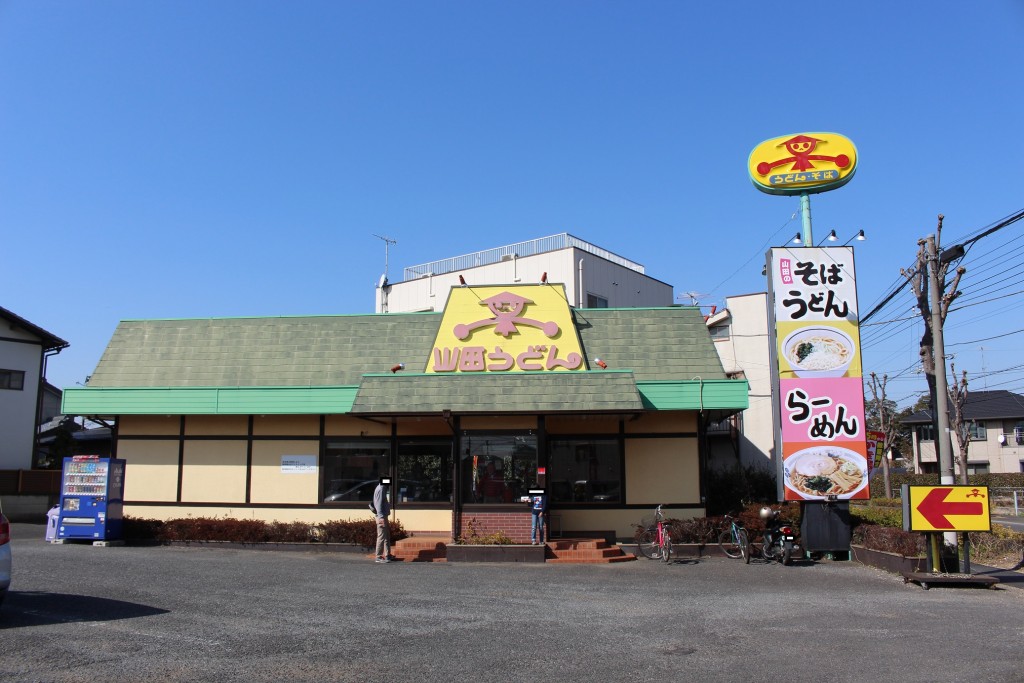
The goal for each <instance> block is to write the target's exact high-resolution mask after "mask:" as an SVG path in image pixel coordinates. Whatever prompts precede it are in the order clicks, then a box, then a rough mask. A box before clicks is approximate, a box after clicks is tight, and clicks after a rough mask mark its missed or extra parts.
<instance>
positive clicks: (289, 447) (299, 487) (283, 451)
mask: <svg viewBox="0 0 1024 683" xmlns="http://www.w3.org/2000/svg"><path fill="white" fill-rule="evenodd" d="M282 455H312V456H314V457H315V458H316V459H317V460H316V461H318V460H319V455H320V442H319V441H299V440H295V441H254V442H253V444H252V490H251V492H250V498H249V500H250V501H251V502H253V503H305V504H308V505H312V504H315V503H319V502H320V501H319V497H320V496H319V494H318V490H319V485H320V475H319V472H317V471H313V472H309V473H302V474H294V473H284V472H282V471H281V456H282Z"/></svg>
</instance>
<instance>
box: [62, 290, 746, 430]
mask: <svg viewBox="0 0 1024 683" xmlns="http://www.w3.org/2000/svg"><path fill="white" fill-rule="evenodd" d="M573 316H574V318H575V321H576V324H577V328H578V330H579V334H580V339H581V341H582V344H583V350H584V355H585V357H586V358H587V362H588V364H589V365H590V367H591V368H595V370H594V371H591V372H555V373H514V372H510V373H504V374H500V375H498V374H493V373H480V374H476V373H473V374H466V375H462V374H460V375H457V376H453V375H447V374H433V373H422V372H419V371H420V370H422V369H423V368H425V367H426V364H427V360H428V359H429V358H430V355H431V350H432V346H433V341H434V338H435V334H436V332H437V328H438V326H439V325H440V322H441V314H440V313H409V314H383V315H351V316H312V317H273V318H213V319H196V320H126V321H123V322H122V323H121V324H120V325H118V327H117V330H116V331H115V332H114V336H113V338H112V339H111V340H110V343H109V344H108V346H107V349H106V351H105V352H104V353H103V356H102V358H101V359H100V362H99V364H98V365H97V367H96V370H95V372H94V373H93V375H92V377H91V379H90V381H89V386H88V387H87V388H84V389H81V388H68V389H66V390H65V393H64V401H65V406H64V412H65V413H66V414H76V415H81V414H93V415H97V414H107V415H115V414H129V413H142V412H146V413H166V414H184V413H210V414H216V413H245V412H249V413H295V412H307V413H309V412H312V413H344V412H354V413H360V414H369V413H374V414H378V413H379V414H400V413H415V412H436V411H440V410H443V409H446V408H447V409H450V410H452V411H453V412H455V411H458V412H487V411H499V412H519V411H526V412H534V411H536V412H547V411H551V412H557V411H581V410H586V411H593V410H614V411H622V410H639V409H644V408H647V409H698V407H701V406H709V405H712V404H715V405H716V407H718V408H725V409H729V408H732V409H742V408H745V407H746V405H747V403H746V401H747V398H746V383H745V382H743V381H738V380H728V379H726V376H725V373H724V371H723V369H722V365H721V362H720V361H719V359H718V356H717V354H716V353H715V350H714V345H713V342H712V341H711V338H710V335H709V333H708V331H707V328H706V326H705V324H704V319H703V316H701V314H700V311H699V310H698V309H696V308H687V307H671V308H631V309H582V310H574V311H573ZM596 358H601V359H602V360H603V361H604V362H605V363H607V364H608V370H607V371H598V370H596V365H595V359H596ZM397 363H404V364H405V367H406V370H405V371H404V372H400V373H398V374H393V375H392V374H390V373H387V371H388V369H389V368H391V367H392V366H393V365H395V364H397ZM616 371H628V372H616ZM186 389H188V390H189V391H185V390H186ZM453 401H458V402H459V403H458V406H457V405H456V404H454V403H453ZM459 406H461V407H459Z"/></svg>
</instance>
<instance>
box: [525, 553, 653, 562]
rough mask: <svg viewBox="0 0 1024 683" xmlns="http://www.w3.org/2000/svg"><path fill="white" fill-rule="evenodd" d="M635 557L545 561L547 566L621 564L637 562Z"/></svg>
mask: <svg viewBox="0 0 1024 683" xmlns="http://www.w3.org/2000/svg"><path fill="white" fill-rule="evenodd" d="M635 561H636V556H635V555H625V554H623V555H618V556H616V557H602V558H585V559H583V558H579V559H577V558H571V557H567V558H561V557H553V558H548V559H547V560H545V561H544V562H545V564H613V563H619V562H635Z"/></svg>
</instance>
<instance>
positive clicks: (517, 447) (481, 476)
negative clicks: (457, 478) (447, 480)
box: [459, 434, 537, 503]
mask: <svg viewBox="0 0 1024 683" xmlns="http://www.w3.org/2000/svg"><path fill="white" fill-rule="evenodd" d="M461 448H462V454H461V455H462V458H461V462H460V465H459V467H460V469H461V475H462V500H463V501H464V502H466V503H512V502H515V501H518V500H519V497H520V496H525V495H526V493H527V491H528V490H529V488H530V487H531V486H536V485H537V437H536V436H534V435H533V434H523V435H508V434H464V435H463V437H462V444H461Z"/></svg>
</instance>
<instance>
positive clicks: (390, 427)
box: [63, 283, 747, 541]
mask: <svg viewBox="0 0 1024 683" xmlns="http://www.w3.org/2000/svg"><path fill="white" fill-rule="evenodd" d="M746 407H747V382H746V381H745V380H736V379H728V378H727V377H726V374H725V372H724V371H723V369H722V364H721V361H720V360H719V358H718V355H717V354H716V353H715V349H714V345H713V343H712V341H711V337H710V334H709V332H708V329H707V326H706V325H705V321H704V318H703V316H702V315H701V313H700V310H699V309H698V308H696V307H686V306H665V307H650V308H580V307H575V308H574V307H572V306H570V304H569V301H568V299H567V296H566V288H565V287H564V286H563V285H562V284H558V283H544V284H529V285H526V284H509V285H486V286H473V285H467V286H456V287H451V288H450V289H449V290H448V293H447V302H446V304H445V305H444V307H443V308H442V310H439V311H436V312H424V313H386V314H381V313H377V314H368V315H339V316H309V317H265V318H259V317H257V318H209V319H194V320H125V321H122V322H121V323H120V324H119V325H118V327H117V329H116V331H115V332H114V335H113V338H112V339H111V340H110V342H109V344H108V346H107V348H106V350H105V352H104V354H103V356H102V358H101V359H100V361H99V364H98V365H97V367H96V370H95V372H94V373H93V374H92V376H91V378H90V380H89V383H88V386H86V387H78V388H69V389H67V390H65V393H64V405H63V411H64V413H65V414H69V415H83V416H89V417H103V418H113V419H114V421H115V422H116V428H115V430H114V433H113V445H112V450H113V453H114V455H116V457H118V458H124V459H125V460H126V461H127V473H126V477H125V507H124V510H125V514H127V515H131V516H134V517H142V518H158V519H170V518H176V517H184V516H189V515H191V516H217V517H235V518H259V519H264V520H268V521H271V520H278V521H282V522H283V521H299V520H301V521H307V522H321V521H328V520H337V519H360V518H366V517H367V516H368V515H369V514H370V513H369V510H367V505H366V501H369V500H370V499H371V496H372V493H373V489H374V487H375V486H376V484H377V482H378V480H379V478H380V477H383V476H390V477H391V478H392V479H393V481H394V482H395V483H394V485H393V486H392V500H393V505H394V511H393V515H394V517H395V519H396V520H397V521H399V522H401V524H402V525H403V526H404V527H405V529H406V530H407V531H410V532H412V533H413V534H421V535H450V536H451V537H452V538H456V537H458V536H460V535H462V534H464V533H465V532H466V531H467V528H468V527H469V525H470V524H472V525H473V528H474V529H475V530H476V531H478V532H480V533H489V532H492V531H497V530H501V531H504V532H505V533H506V534H508V535H509V536H511V537H512V538H513V540H518V541H526V540H528V537H529V522H528V512H527V511H526V508H525V506H524V505H523V504H522V503H520V502H519V498H520V497H521V496H523V495H525V494H526V493H527V491H528V489H530V488H534V487H537V486H541V487H544V488H545V489H546V490H547V492H548V494H549V499H550V511H551V524H552V528H551V532H552V534H553V535H559V534H562V535H569V534H583V533H586V534H589V535H605V536H614V537H616V538H620V539H625V538H631V537H632V536H633V524H634V523H636V522H637V521H638V520H639V519H640V518H641V517H643V516H649V515H650V511H651V508H653V507H654V506H656V505H659V504H661V505H664V506H665V507H666V509H668V510H669V512H670V515H671V516H675V517H680V518H685V517H694V516H702V515H703V514H704V509H705V503H706V498H705V491H704V488H703V476H702V475H703V471H704V467H705V463H706V457H707V444H706V439H705V432H706V427H707V425H709V424H711V423H714V422H717V421H720V420H722V419H723V418H725V417H727V416H729V415H731V414H733V413H736V412H737V411H740V410H743V409H744V408H746Z"/></svg>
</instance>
